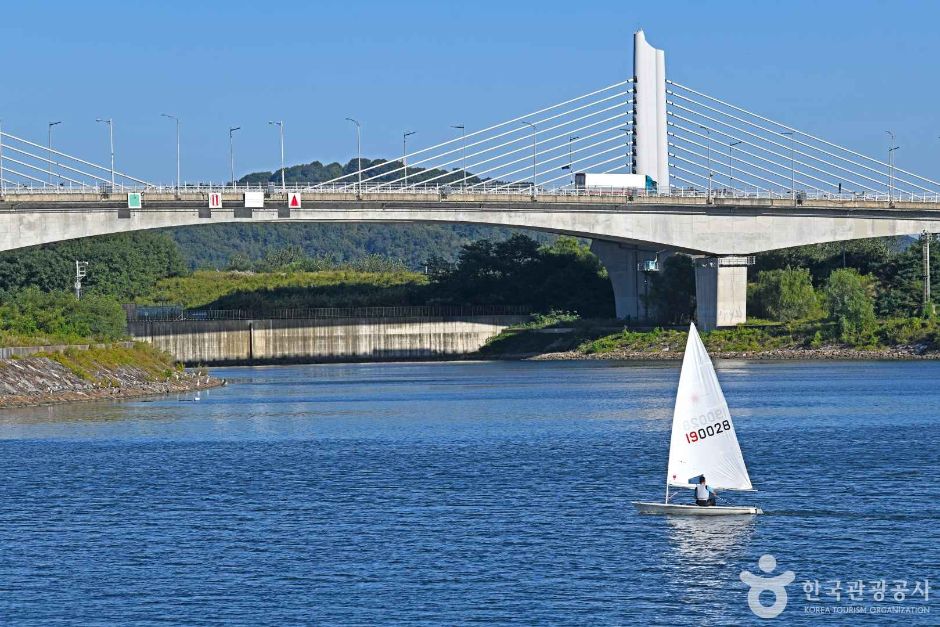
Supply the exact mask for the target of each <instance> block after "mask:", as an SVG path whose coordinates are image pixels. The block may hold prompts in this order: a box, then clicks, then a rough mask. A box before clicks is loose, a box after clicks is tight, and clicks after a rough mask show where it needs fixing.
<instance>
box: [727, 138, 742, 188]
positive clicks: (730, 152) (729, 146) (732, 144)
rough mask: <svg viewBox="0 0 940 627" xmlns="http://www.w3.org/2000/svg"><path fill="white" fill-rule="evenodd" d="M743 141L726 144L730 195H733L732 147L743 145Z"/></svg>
mask: <svg viewBox="0 0 940 627" xmlns="http://www.w3.org/2000/svg"><path fill="white" fill-rule="evenodd" d="M743 143H744V140H743V139H742V140H739V141H736V142H732V143H730V144H728V167H729V170H730V172H731V176H730V177H729V178H730V179H731V181H730V182H731V193H732V194H734V147H735V146H737V145H738V144H743Z"/></svg>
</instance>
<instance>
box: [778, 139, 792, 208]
mask: <svg viewBox="0 0 940 627" xmlns="http://www.w3.org/2000/svg"><path fill="white" fill-rule="evenodd" d="M780 134H781V135H786V136H787V137H789V138H790V197H791V198H792V199H793V202H794V203H796V165H795V164H796V161H795V159H794V156H793V154H794V151H793V131H781V133H780Z"/></svg>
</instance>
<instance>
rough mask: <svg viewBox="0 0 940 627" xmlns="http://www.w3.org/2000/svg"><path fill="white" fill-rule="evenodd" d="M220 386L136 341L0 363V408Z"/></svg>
mask: <svg viewBox="0 0 940 627" xmlns="http://www.w3.org/2000/svg"><path fill="white" fill-rule="evenodd" d="M222 384H224V381H222V380H220V379H216V378H213V377H210V376H208V375H207V374H206V373H205V372H192V371H185V370H183V368H181V367H180V366H178V365H177V364H176V363H175V362H174V360H173V358H172V357H171V356H170V355H168V354H166V353H163V352H161V351H158V350H156V349H154V348H153V347H151V346H150V345H149V344H144V343H136V344H133V345H129V346H125V345H121V344H115V345H106V346H102V347H97V348H95V347H93V348H90V349H89V350H80V349H76V348H70V349H67V350H65V351H64V352H61V353H60V352H51V351H50V352H47V353H36V354H32V355H29V356H26V357H14V358H10V359H0V408H9V407H27V406H35V405H49V404H55V403H71V402H80V401H95V400H117V399H127V398H136V397H141V396H154V395H160V394H174V393H176V394H179V393H184V392H190V391H194V390H202V389H206V388H211V387H215V386H218V385H222Z"/></svg>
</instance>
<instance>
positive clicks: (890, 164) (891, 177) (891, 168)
mask: <svg viewBox="0 0 940 627" xmlns="http://www.w3.org/2000/svg"><path fill="white" fill-rule="evenodd" d="M885 133H887V134H888V135H890V136H891V144H894V142H895V139H896V138H895V136H894V133H892V132H891V131H885ZM898 148H900V146H893V145H888V202H889V203H890V202H891V200H892V199H893V198H894V151H895V150H897V149H898Z"/></svg>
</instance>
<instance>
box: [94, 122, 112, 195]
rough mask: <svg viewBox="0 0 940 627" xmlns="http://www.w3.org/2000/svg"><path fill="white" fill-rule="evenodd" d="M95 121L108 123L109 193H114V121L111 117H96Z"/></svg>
mask: <svg viewBox="0 0 940 627" xmlns="http://www.w3.org/2000/svg"><path fill="white" fill-rule="evenodd" d="M95 122H101V123H102V124H107V125H108V141H109V142H110V143H111V193H112V194H113V193H114V123H113V120H112V119H111V118H108V119H107V120H105V119H104V118H98V119H96V120H95Z"/></svg>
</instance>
